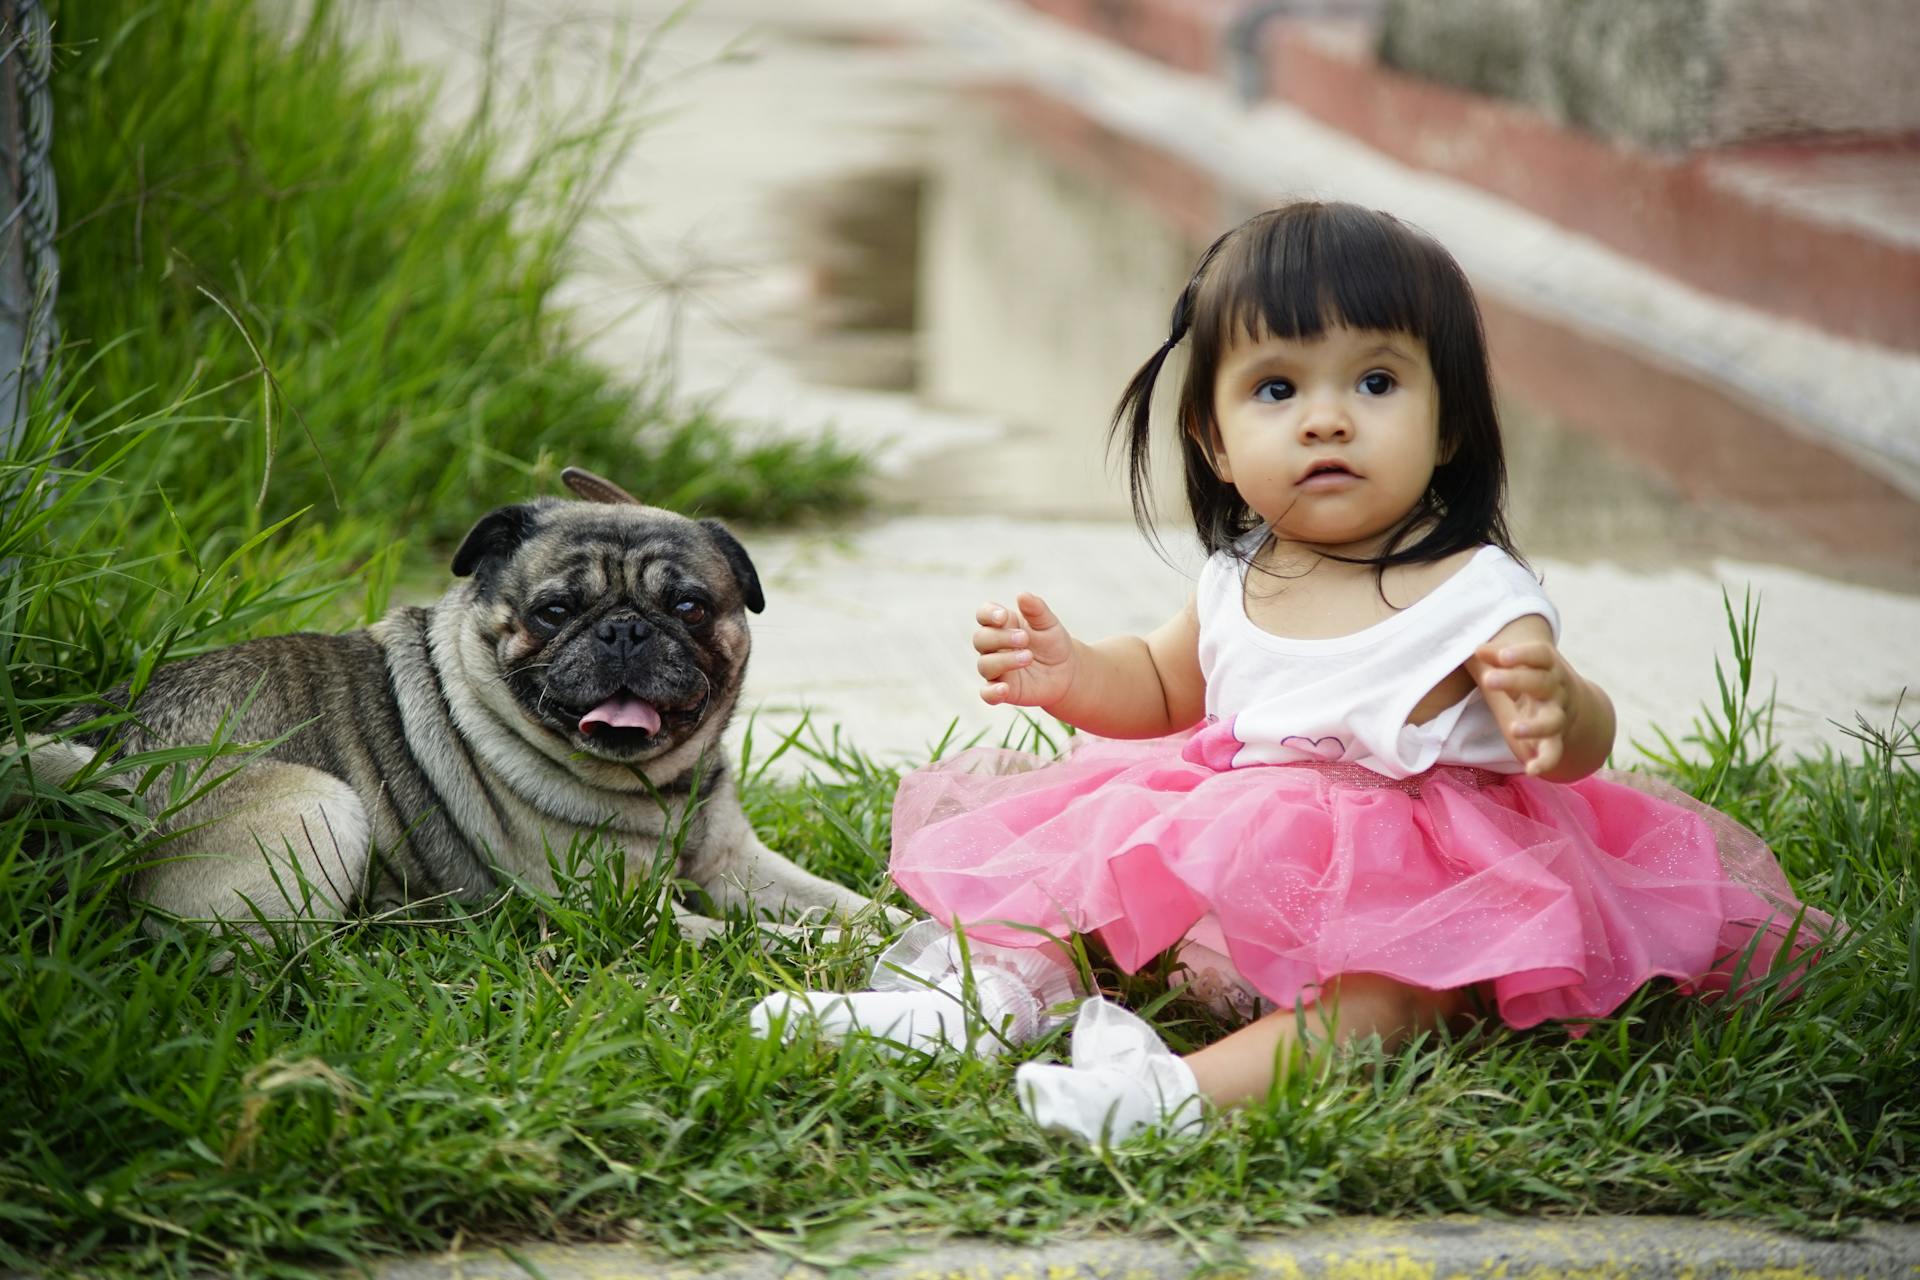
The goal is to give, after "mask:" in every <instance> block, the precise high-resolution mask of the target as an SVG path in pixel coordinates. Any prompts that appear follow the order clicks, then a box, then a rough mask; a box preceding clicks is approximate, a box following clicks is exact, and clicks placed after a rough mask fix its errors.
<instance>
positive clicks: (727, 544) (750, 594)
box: [700, 520, 767, 613]
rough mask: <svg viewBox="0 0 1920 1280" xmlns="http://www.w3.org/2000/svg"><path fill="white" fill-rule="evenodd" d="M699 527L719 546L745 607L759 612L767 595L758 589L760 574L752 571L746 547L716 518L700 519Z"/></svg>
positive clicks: (762, 608) (764, 607) (751, 562)
mask: <svg viewBox="0 0 1920 1280" xmlns="http://www.w3.org/2000/svg"><path fill="white" fill-rule="evenodd" d="M700 527H701V528H702V529H705V530H706V531H707V536H708V537H710V538H712V539H713V545H714V546H716V547H719V548H720V554H721V555H723V556H725V557H726V558H727V565H728V567H729V568H731V569H732V570H733V578H734V581H736V582H738V583H739V584H740V595H741V598H743V599H744V600H745V601H746V602H747V608H748V609H750V610H752V611H753V612H754V613H760V612H762V611H763V610H765V609H766V607H767V597H766V596H765V595H764V594H762V593H761V590H760V575H759V574H758V573H756V572H755V571H754V568H753V561H752V560H750V559H748V558H747V549H746V548H745V547H743V546H741V545H740V540H739V539H738V538H736V537H734V536H733V535H732V534H731V533H728V532H727V526H725V525H723V524H721V523H720V522H719V521H718V520H702V521H701V522H700Z"/></svg>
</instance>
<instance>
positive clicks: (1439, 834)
mask: <svg viewBox="0 0 1920 1280" xmlns="http://www.w3.org/2000/svg"><path fill="white" fill-rule="evenodd" d="M1188 736H1189V735H1185V734H1182V735H1176V736H1174V737H1171V738H1161V739H1154V740H1149V741H1141V742H1111V741H1103V740H1088V739H1081V740H1080V741H1079V742H1078V743H1077V744H1076V747H1075V749H1074V750H1072V751H1071V752H1069V753H1068V754H1067V755H1066V756H1065V757H1064V758H1062V759H1061V760H1058V761H1051V762H1046V761H1041V760H1040V759H1039V758H1037V757H1034V756H1030V755H1026V754H1024V753H1021V752H1014V751H997V750H991V749H978V750H973V751H968V752H963V753H961V754H960V755H957V756H955V757H952V758H950V759H948V760H943V761H940V762H937V763H936V764H934V765H931V766H929V767H927V768H925V769H921V770H918V771H916V772H915V773H913V774H911V775H909V776H908V777H907V778H906V779H905V780H903V782H902V783H901V786H900V791H899V795H898V797H897V798H896V800H895V804H894V835H893V860H892V866H891V869H892V874H893V877H894V879H895V880H896V881H897V882H898V883H899V885H900V887H901V888H902V889H903V890H905V891H906V893H907V894H908V895H909V896H910V897H912V898H913V899H914V901H916V902H917V903H919V904H920V905H921V906H922V907H923V908H925V909H926V911H927V912H928V913H929V914H930V915H931V916H933V918H934V919H936V920H940V921H942V922H947V923H952V922H956V921H957V922H959V923H960V924H962V925H964V926H966V928H967V929H968V930H969V931H970V932H971V933H972V934H973V935H974V936H977V937H979V938H982V939H984V940H987V941H991V942H997V943H1002V944H1006V945H1010V946H1033V945H1038V944H1039V943H1041V942H1043V941H1045V939H1046V934H1049V933H1050V934H1053V935H1055V936H1058V935H1064V934H1067V933H1097V934H1098V935H1099V936H1100V939H1101V941H1102V942H1103V943H1104V944H1105V945H1106V947H1107V948H1108V949H1109V951H1110V952H1111V953H1112V955H1113V957H1114V959H1115V961H1116V962H1117V963H1119V964H1120V965H1121V966H1122V967H1123V968H1125V969H1127V970H1129V971H1131V970H1134V969H1137V968H1139V967H1140V966H1141V965H1143V964H1145V963H1147V962H1148V961H1149V960H1151V959H1152V958H1153V957H1154V956H1156V955H1158V954H1159V953H1160V952H1162V951H1164V950H1166V949H1167V948H1168V947H1170V946H1173V945H1175V944H1177V943H1178V942H1179V941H1180V940H1181V939H1182V938H1184V937H1186V936H1187V934H1188V932H1189V931H1190V930H1192V929H1194V927H1195V926H1196V924H1199V923H1200V922H1201V921H1202V920H1203V919H1208V918H1210V921H1209V925H1208V932H1209V934H1211V933H1212V931H1213V929H1214V928H1216V927H1217V930H1218V935H1219V936H1220V937H1223V938H1224V939H1225V946H1226V951H1227V954H1228V956H1229V957H1230V959H1231V961H1232V963H1233V965H1234V967H1235V968H1236V969H1237V970H1238V971H1239V973H1240V975H1241V976H1242V977H1244V978H1245V979H1246V980H1247V981H1248V982H1249V983H1250V984H1251V985H1252V986H1253V987H1254V988H1255V989H1256V990H1258V991H1259V992H1260V994H1261V995H1263V996H1264V997H1266V998H1267V999H1268V1000H1271V1001H1273V1002H1274V1003H1275V1004H1277V1005H1279V1006H1281V1007H1286V1008H1290V1007H1292V1006H1293V1005H1294V1004H1295V1003H1296V1002H1300V1001H1306V1002H1309V1003H1310V1002H1311V1001H1312V1000H1313V998H1314V989H1315V988H1316V987H1317V986H1318V985H1319V984H1321V983H1324V982H1326V981H1327V980H1329V979H1331V978H1333V977H1335V976H1337V975H1339V974H1343V973H1362V972H1364V973H1373V974H1381V975H1384V976H1387V977H1391V978H1394V979H1397V980H1399V981H1402V982H1405V983H1408V984H1411V985H1415V986H1421V987H1426V988H1429V989H1433V990H1445V989H1451V988H1456V987H1466V986H1474V985H1479V984H1491V988H1492V992H1493V994H1494V997H1495V999H1496V1001H1497V1004H1498V1007H1499V1012H1500V1015H1501V1017H1502V1018H1503V1019H1504V1020H1505V1021H1507V1022H1508V1023H1510V1024H1512V1025H1514V1026H1517V1027H1527V1026H1532V1025H1535V1024H1537V1023H1540V1022H1542V1021H1546V1020H1549V1019H1562V1018H1590V1017H1598V1016H1602V1015H1605V1014H1608V1013H1611V1012H1612V1011H1613V1010H1615V1009H1616V1008H1618V1007H1619V1006H1620V1004H1621V1003H1622V1002H1624V1001H1625V1000H1626V999H1627V997H1628V996H1629V995H1631V994H1632V993H1633V992H1634V991H1635V990H1636V989H1637V988H1639V987H1640V986H1641V985H1643V984H1644V983H1646V982H1647V981H1648V980H1649V979H1652V978H1656V977H1665V978H1672V979H1675V980H1677V981H1679V982H1680V983H1682V984H1685V985H1687V986H1690V987H1693V988H1695V989H1724V988H1725V987H1726V986H1727V985H1728V982H1729V981H1730V979H1731V976H1732V975H1733V973H1734V972H1735V970H1736V969H1737V968H1738V967H1739V966H1740V965H1741V964H1745V965H1746V966H1747V967H1748V971H1750V972H1756V973H1759V972H1765V971H1766V970H1767V968H1768V967H1769V966H1770V965H1771V964H1772V963H1773V961H1774V958H1775V956H1776V954H1777V953H1778V952H1779V950H1780V948H1781V946H1782V945H1783V943H1786V942H1787V940H1788V938H1789V934H1790V933H1792V934H1793V939H1794V940H1793V942H1792V944H1791V945H1792V946H1793V948H1794V949H1795V951H1796V952H1798V951H1799V950H1800V949H1802V948H1804V947H1806V946H1808V945H1810V944H1811V943H1812V942H1814V941H1815V940H1816V939H1817V938H1818V937H1819V936H1821V935H1822V934H1824V933H1825V932H1826V931H1827V930H1828V929H1830V928H1831V926H1832V921H1831V919H1830V918H1829V917H1828V916H1826V915H1824V914H1823V913H1820V912H1817V911H1813V910H1810V909H1804V908H1803V907H1802V906H1801V904H1800V903H1799V902H1798V901H1797V900H1796V899H1795V897H1794V895H1793V891H1792V890H1791V888H1790V887H1789V886H1788V884H1787V882H1786V878H1785V877H1784V876H1783V875H1782V874H1781V872H1780V868H1779V866H1778V864H1777V863H1776V862H1775V860H1774V858H1773V855H1772V853H1771V852H1770V851H1769V850H1768V849H1767V847H1766V845H1765V844H1764V843H1763V842H1762V841H1761V840H1760V839H1759V837H1758V836H1756V835H1754V834H1753V833H1752V832H1751V831H1748V830H1747V829H1746V828H1744V827H1742V826H1740V825H1739V824H1738V823H1736V822H1734V821H1733V820H1732V819H1730V818H1727V817H1726V816H1725V815H1723V814H1719V813H1716V812H1715V811H1713V810H1711V809H1708V808H1706V807H1705V806H1703V805H1700V804H1698V803H1697V802H1695V801H1693V800H1691V799H1690V798H1688V797H1687V796H1685V795H1684V794H1682V793H1681V792H1679V791H1677V790H1675V789H1673V788H1672V787H1669V786H1666V785H1665V784H1663V783H1660V782H1658V781H1656V780H1654V779H1651V778H1646V777H1643V776H1641V775H1636V774H1600V775H1595V776H1593V777H1590V778H1586V779H1583V780H1581V781H1579V782H1575V783H1550V782H1542V781H1540V780H1538V779H1534V778H1527V777H1525V776H1520V775H1505V774H1494V773H1488V772H1485V771H1483V770H1472V769H1454V768H1446V767H1442V768H1438V769H1435V770H1432V771H1431V772H1429V773H1426V774H1423V775H1421V776H1419V777H1418V778H1413V779H1407V780H1404V781H1397V782H1396V781H1393V780H1389V779H1386V778H1382V777H1380V776H1379V775H1376V774H1373V773H1370V772H1369V771H1367V770H1364V769H1360V768H1357V767H1353V766H1342V765H1312V764H1306V765H1267V766H1253V767H1249V768H1241V769H1216V768H1211V767H1209V766H1207V765H1206V764H1203V763H1199V762H1196V761H1194V760H1189V759H1186V758H1184V757H1183V755H1182V748H1183V746H1184V744H1185V742H1186V741H1187V738H1188ZM1803 913H1804V914H1803ZM1796 921H1797V923H1798V931H1797V933H1794V932H1793V931H1794V929H1795V926H1796Z"/></svg>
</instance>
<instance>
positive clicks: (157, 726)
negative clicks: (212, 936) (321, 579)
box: [30, 468, 869, 936]
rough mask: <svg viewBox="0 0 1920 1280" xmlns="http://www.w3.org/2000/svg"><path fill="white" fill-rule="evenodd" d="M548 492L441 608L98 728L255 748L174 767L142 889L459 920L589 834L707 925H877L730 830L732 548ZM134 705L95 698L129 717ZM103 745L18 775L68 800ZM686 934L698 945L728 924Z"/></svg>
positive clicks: (319, 645)
mask: <svg viewBox="0 0 1920 1280" xmlns="http://www.w3.org/2000/svg"><path fill="white" fill-rule="evenodd" d="M562 479H563V480H564V481H565V483H566V484H567V486H568V487H569V488H570V489H571V490H573V491H574V492H575V493H576V494H579V495H580V496H581V497H582V498H584V499H586V501H562V500H560V499H554V498H542V499H538V500H535V501H531V502H524V503H520V504H517V505H513V506H506V507H501V508H500V509H498V510H496V511H493V512H490V513H489V514H487V515H486V516H484V517H482V518H481V520H480V522H479V523H478V524H476V525H475V526H474V527H473V530H472V531H471V532H470V533H469V534H468V535H467V537H466V540H465V541H464V542H462V543H461V545H460V549H459V550H458V551H457V552H456V553H455V554H454V557H453V574H454V577H455V582H454V583H453V585H452V586H451V588H450V589H449V590H448V591H447V592H446V594H445V595H443V596H441V597H440V599H439V600H438V601H437V602H435V603H434V604H431V605H428V606H426V607H424V608H416V607H402V608H397V609H395V610H393V611H392V612H391V613H389V614H388V615H387V616H386V617H385V618H383V619H381V620H380V621H379V622H378V623H376V624H374V625H373V626H372V627H369V628H367V629H365V630H361V631H354V632H349V633H347V634H344V635H314V634H302V635H287V636H277V637H272V638H268V639H262V640H255V641H251V642H249V643H246V644H240V645H236V646H234V647H232V648H228V649H223V650H219V651H216V652H213V653H208V654H205V655H202V656H200V657H196V658H192V659H189V660H186V661H182V662H179V663H175V664H172V665H169V666H164V667H162V668H160V669H159V670H157V671H156V672H155V673H154V674H153V676H152V678H151V680H150V681H149V683H148V684H147V686H146V687H145V688H144V689H142V690H141V691H140V693H139V695H138V697H137V698H136V699H135V700H134V701H133V704H132V706H131V708H130V710H131V712H132V717H131V722H130V723H127V724H123V725H121V726H120V727H118V728H117V729H115V730H113V731H112V734H111V741H112V743H113V747H114V749H115V750H119V751H126V752H137V751H148V750H152V749H155V748H164V747H170V746H177V745H187V744H198V743H209V742H221V743H228V744H258V745H253V746H249V747H246V748H243V749H240V750H238V751H236V753H235V755H233V756H232V757H231V758H229V759H223V760H220V761H217V762H216V763H215V764H214V765H213V766H211V768H208V767H206V766H204V765H200V764H198V763H197V762H196V763H195V764H192V765H175V766H172V767H173V768H174V769H175V770H176V771H177V774H176V778H175V780H174V783H173V792H174V800H175V806H176V807H173V808H172V811H171V812H170V813H169V814H168V816H167V818H166V820H165V829H166V834H168V835H169V836H170V837H171V838H170V839H169V840H168V841H166V842H165V843H164V844H163V845H162V846H161V848H162V850H163V854H162V856H161V857H159V858H157V859H156V860H155V861H153V862H151V863H149V864H147V865H145V866H143V867H141V868H140V869H139V870H138V871H137V872H136V876H135V881H134V886H133V887H134V892H135V894H136V895H137V896H138V897H140V898H141V899H143V900H144V901H146V902H147V903H149V904H151V905H152V906H154V907H158V908H160V909H161V910H163V911H165V912H168V913H171V914H173V915H176V916H180V917H184V918H188V919H193V920H204V921H216V922H230V923H236V924H240V925H247V924H249V923H250V922H253V921H255V920H256V919H257V918H264V919H268V920H285V919H302V918H306V919H339V918H343V917H346V916H348V915H349V914H351V913H355V912H358V911H364V910H366V909H368V908H369V907H385V906H389V905H399V904H413V903H420V902H424V901H427V900H445V899H452V900H455V901H459V902H466V903H474V902H479V901H482V900H485V899H487V898H489V897H491V896H492V895H494V894H497V893H499V892H501V891H502V889H503V888H509V887H514V886H522V885H526V886H534V887H536V888H539V889H542V890H546V891H549V892H551V891H552V890H554V888H555V883H554V877H553V873H552V863H551V861H550V854H552V853H561V854H564V853H565V851H566V850H567V849H568V848H569V846H570V845H571V844H572V843H573V842H574V841H575V840H578V839H580V838H582V837H598V838H600V839H601V840H602V841H603V842H605V843H607V844H615V845H618V846H620V847H622V848H624V850H625V852H626V873H627V875H628V876H635V875H645V874H648V873H650V872H651V870H652V868H653V867H654V865H655V862H656V859H657V858H658V857H660V856H663V854H662V851H663V850H674V849H677V854H676V855H675V856H676V857H677V865H676V866H675V867H674V869H673V871H674V875H675V876H676V877H677V878H679V879H682V880H687V881H691V882H692V883H693V884H695V885H697V886H699V887H700V888H701V889H702V890H704V891H705V893H706V894H707V895H708V897H709V898H710V899H711V901H712V902H713V904H715V906H716V907H718V908H719V909H720V910H721V911H723V912H724V911H728V910H740V911H744V912H748V913H752V914H753V915H754V916H755V918H760V917H761V916H762V915H776V916H777V915H782V914H788V913H808V914H815V915H818V914H828V913H831V914H834V915H838V916H841V917H848V916H851V915H852V914H853V913H855V912H857V911H859V910H861V909H862V908H864V907H866V906H868V905H869V904H868V900H867V899H866V898H864V897H862V896H861V895H860V894H857V893H855V892H853V891H852V890H850V889H848V888H845V887H843V886H841V885H838V884H835V883H832V882H831V881H828V880H824V879H822V878H820V877H818V876H815V875H812V874H809V873H808V872H806V871H804V870H802V869H801V868H799V867H797V866H795V865H794V864H793V863H792V862H790V861H788V860H787V859H786V858H784V857H782V856H781V855H779V854H777V853H775V852H774V851H773V850H771V849H769V848H767V846H766V845H764V844H763V843H761V841H760V839H759V837H758V836H756V835H755V834H754V831H753V829H752V827H751V826H750V825H749V824H748V822H747V819H746V816H745V815H744V814H743V813H742V812H741V809H740V802H739V799H738V797H737V795H736V793H735V790H734V779H733V776H732V774H731V772H730V770H729V768H728V762H727V759H726V756H725V753H724V752H723V750H722V748H721V733H722V731H723V730H724V729H725V728H726V726H727V721H728V719H729V717H730V716H731V715H732V714H733V711H734V708H735V705H736V704H737V702H738V700H739V697H740V686H741V678H742V676H743V674H744V673H745V671H746V666H747V654H748V650H749V648H750V637H749V635H748V630H747V625H746V615H747V613H749V612H753V613H758V612H760V611H761V610H762V609H763V608H764V607H765V599H764V597H763V595H762V592H761V586H760V579H759V575H758V574H757V573H756V572H755V570H754V567H753V562H752V560H750V559H749V558H748V556H747V552H746V549H745V548H743V547H742V546H741V545H740V543H739V542H738V541H737V540H736V539H735V538H734V537H733V535H732V534H731V533H729V532H728V531H727V530H726V528H725V527H724V526H723V525H721V524H720V522H719V521H717V520H692V519H688V518H687V517H685V516H681V515H676V514H674V513H673V512H670V511H664V510H661V509H659V508H657V507H650V506H646V505H644V504H643V503H641V502H639V501H638V500H637V499H635V498H634V497H633V496H632V495H630V494H628V493H627V492H625V491H624V490H623V489H621V488H619V487H618V486H617V485H615V484H613V483H612V482H611V481H608V480H604V479H602V478H600V477H598V476H595V475H593V474H591V473H589V472H584V471H580V470H578V469H576V468H568V469H567V470H566V471H565V472H564V473H563V474H562ZM127 693H128V691H127V689H126V688H125V687H122V688H121V689H119V690H117V691H115V692H113V693H110V694H108V695H106V699H105V701H106V702H107V703H109V704H111V707H112V709H115V710H121V709H129V708H128V707H127ZM100 710H102V708H96V709H94V710H93V711H91V712H81V713H77V714H75V715H74V716H70V717H69V718H68V720H69V722H70V723H71V724H80V723H84V722H85V721H86V720H87V719H90V718H97V716H98V714H99V712H100ZM107 743H108V735H107V734H106V733H97V734H95V735H92V736H91V739H89V737H88V735H85V734H82V735H80V736H79V737H78V738H75V737H62V738H58V739H41V740H39V741H38V742H37V743H36V744H35V745H34V746H33V748H32V749H31V751H30V762H31V766H32V767H33V769H34V770H35V772H36V774H37V775H38V776H39V777H40V779H41V780H42V781H43V782H44V781H54V782H60V781H64V780H65V779H67V778H69V777H71V776H72V775H73V774H74V773H76V772H78V771H79V770H80V769H81V768H83V767H84V766H85V764H86V763H87V762H88V761H89V760H90V759H92V757H93V754H94V753H95V752H96V751H98V750H101V749H104V748H105V747H106V746H107ZM194 769H201V770H203V772H202V773H201V774H199V775H195V774H194V773H193V772H192V770H194ZM228 770H232V772H231V776H228V777H226V778H225V779H224V781H220V782H219V783H218V785H212V786H205V787H204V789H202V790H200V791H198V792H196V790H195V788H196V787H197V786H201V785H202V784H203V783H204V781H205V780H206V779H208V778H214V777H218V776H219V775H220V774H221V773H224V772H226V771H228ZM178 771H186V772H184V773H181V772H178ZM182 800H184V803H182V802H181V801H182ZM681 919H682V924H683V926H684V927H685V928H686V929H687V930H688V931H689V932H690V933H692V934H694V935H696V936H704V935H706V934H709V933H711V932H713V930H714V929H715V928H717V927H718V926H717V922H716V921H714V920H713V919H711V918H708V917H699V916H694V915H691V914H688V913H683V914H682V917H681Z"/></svg>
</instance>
